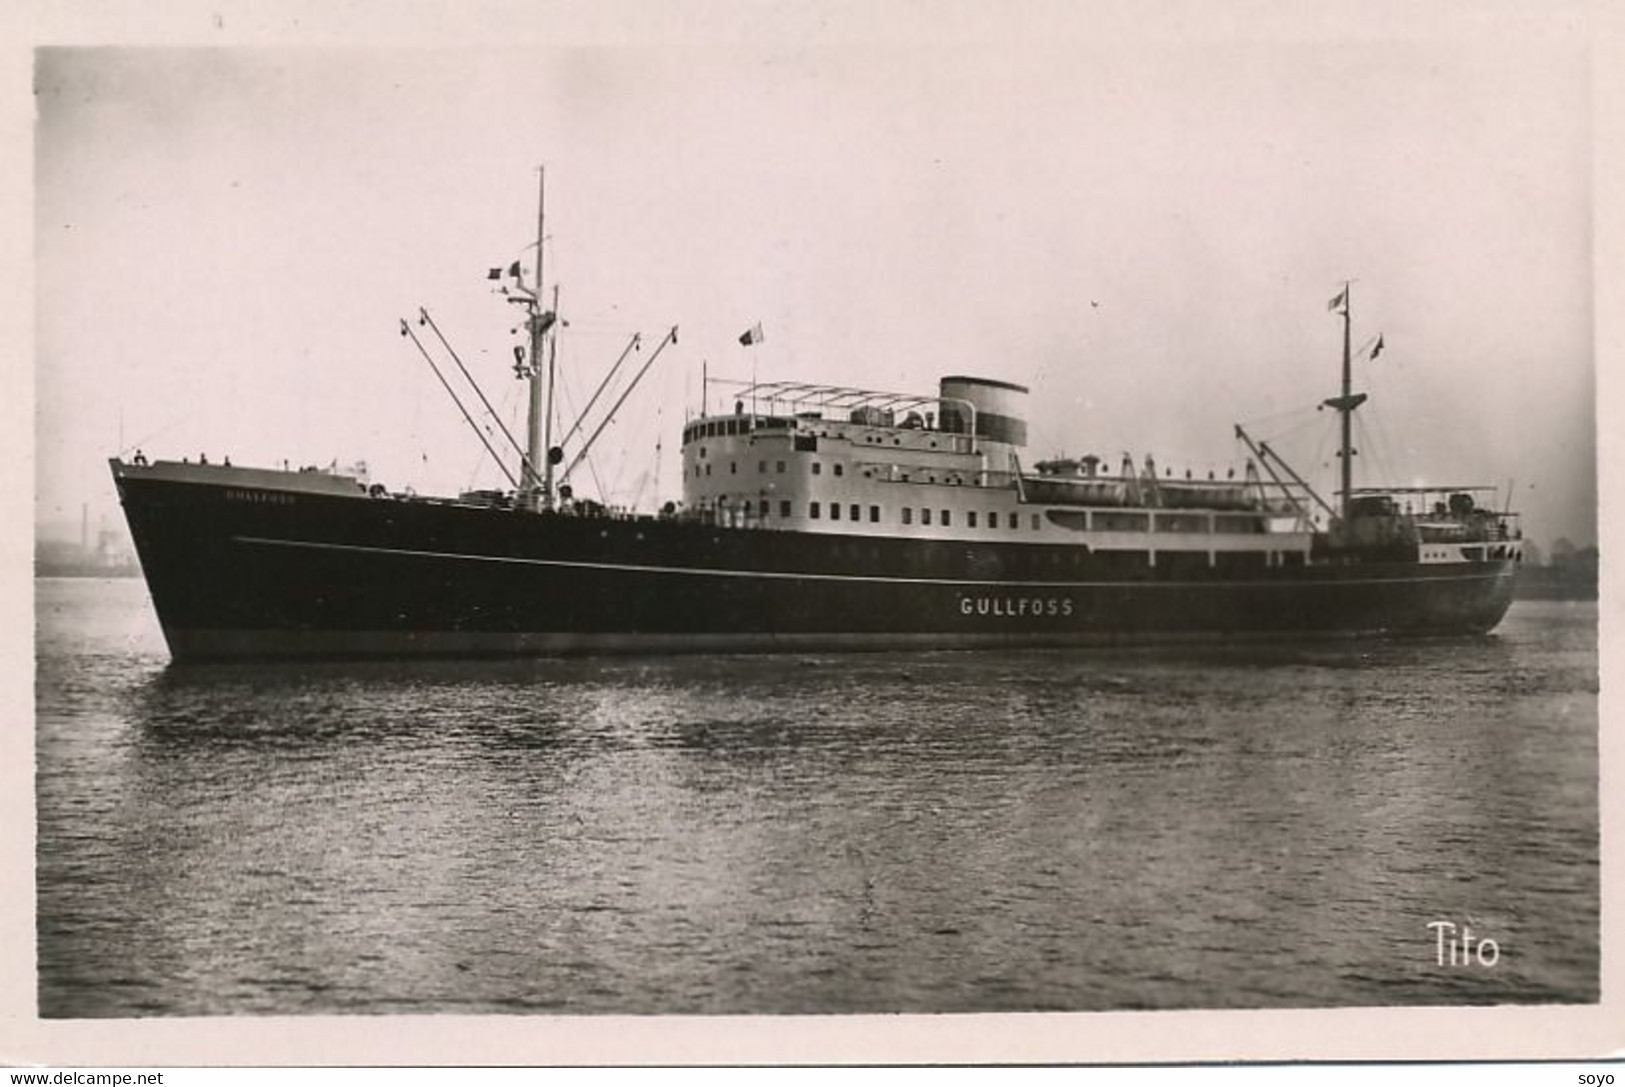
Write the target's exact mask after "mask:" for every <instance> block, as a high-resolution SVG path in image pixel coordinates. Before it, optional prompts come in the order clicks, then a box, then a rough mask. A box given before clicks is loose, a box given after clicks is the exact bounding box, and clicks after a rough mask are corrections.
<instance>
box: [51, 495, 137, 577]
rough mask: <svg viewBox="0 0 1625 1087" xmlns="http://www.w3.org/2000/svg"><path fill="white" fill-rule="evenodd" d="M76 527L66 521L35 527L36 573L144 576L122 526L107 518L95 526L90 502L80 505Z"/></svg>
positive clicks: (63, 575) (55, 575)
mask: <svg viewBox="0 0 1625 1087" xmlns="http://www.w3.org/2000/svg"><path fill="white" fill-rule="evenodd" d="M74 527H75V526H73V525H72V524H71V522H66V521H63V522H44V523H41V524H38V525H36V526H35V527H34V576H35V577H140V576H141V565H140V563H139V562H137V561H136V557H135V548H134V546H133V545H132V544H131V543H130V538H129V536H127V535H126V534H125V533H124V532H123V531H122V530H121V529H118V528H110V527H108V525H107V522H106V520H105V518H99V519H98V522H97V525H96V527H95V528H94V529H92V528H91V525H90V509H89V507H88V506H85V507H82V508H81V509H80V513H79V524H78V526H77V528H78V532H77V534H75V532H74ZM76 535H77V538H75V536H76Z"/></svg>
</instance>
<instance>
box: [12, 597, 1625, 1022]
mask: <svg viewBox="0 0 1625 1087" xmlns="http://www.w3.org/2000/svg"><path fill="white" fill-rule="evenodd" d="M39 584H40V607H39V617H40V629H39V634H38V644H39V653H40V662H39V680H40V682H39V717H38V741H37V742H38V785H39V789H38V795H39V817H40V818H39V827H40V830H39V835H40V837H39V937H40V945H39V952H40V1002H41V1011H42V1013H43V1014H45V1015H48V1016H64V1015H65V1016H101V1015H130V1014H136V1015H141V1014H157V1015H182V1014H186V1015H191V1014H230V1013H243V1012H274V1013H328V1012H358V1011H360V1012H407V1011H411V1012H424V1011H447V1012H504V1011H506V1012H527V1011H555V1012H559V1011H562V1012H578V1013H601V1012H640V1013H641V1012H670V1013H712V1012H740V1013H742V1012H863V1011H961V1010H1039V1009H1071V1010H1091V1009H1108V1008H1111V1009H1116V1008H1171V1007H1292V1006H1322V1005H1344V1004H1395V1003H1406V1004H1408V1003H1416V1004H1424V1003H1493V1002H1507V1001H1517V1002H1547V1001H1590V1000H1595V999H1596V997H1597V991H1598V979H1597V968H1598V967H1597V946H1598V943H1597V908H1598V875H1597V818H1596V809H1597V795H1596V765H1597V764H1596V691H1597V678H1596V667H1597V662H1596V649H1595V646H1596V638H1595V624H1596V610H1595V607H1594V606H1580V607H1576V606H1572V605H1569V606H1563V605H1557V606H1553V605H1540V604H1527V603H1520V604H1518V605H1517V606H1516V607H1515V609H1514V611H1513V612H1512V614H1511V615H1510V616H1509V617H1508V620H1507V621H1506V623H1505V624H1503V626H1502V628H1501V629H1500V630H1499V631H1498V632H1497V633H1496V634H1495V635H1493V636H1490V637H1488V638H1476V639H1447V640H1430V641H1410V642H1403V643H1376V644H1354V643H1349V644H1325V643H1321V644H1311V645H1306V646H1291V645H1288V646H1275V647H1256V646H1250V647H1246V648H1244V649H1239V650H1229V649H1225V648H1223V647H1220V648H1214V649H1206V650H1202V651H1191V650H1189V649H1180V650H1177V651H1175V650H1160V651H1158V650H1134V651H1090V652H1059V651H1056V652H1021V653H969V654H959V653H903V654H875V655H853V656H841V655H819V656H805V655H804V656H795V657H752V656H734V657H726V656H717V657H700V658H680V659H660V658H636V659H608V660H596V661H595V660H559V661H537V662H503V663H491V662H434V663H424V662H414V663H345V664H337V663H333V664H326V663H324V664H299V665H272V666H264V665H255V666H240V665H238V666H199V667H190V668H177V667H172V666H168V665H167V663H166V656H165V654H164V651H163V646H162V641H161V638H159V637H158V635H157V631H156V628H155V626H154V625H153V623H152V620H151V617H150V611H148V610H147V605H146V602H145V598H144V596H143V594H142V593H141V591H140V586H139V585H133V584H130V583H115V584H113V585H111V586H109V585H107V584H105V583H104V584H101V585H97V586H96V587H95V588H94V589H92V588H90V587H89V586H90V585H91V584H93V583H82V582H41V583H39ZM1434 920H1453V921H1456V922H1457V923H1467V924H1470V925H1471V926H1472V927H1473V929H1474V931H1475V933H1477V934H1480V935H1484V936H1490V937H1492V938H1494V939H1496V940H1497V942H1498V943H1499V945H1500V947H1501V961H1500V962H1499V963H1498V964H1497V966H1496V967H1495V968H1494V969H1483V968H1476V967H1475V968H1464V967H1449V966H1445V967H1440V966H1438V965H1437V964H1436V962H1435V959H1434V950H1435V949H1434V936H1433V932H1432V931H1430V930H1429V929H1428V928H1427V927H1426V926H1427V924H1428V922H1430V921H1434Z"/></svg>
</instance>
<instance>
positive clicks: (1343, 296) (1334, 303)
mask: <svg viewBox="0 0 1625 1087" xmlns="http://www.w3.org/2000/svg"><path fill="white" fill-rule="evenodd" d="M1348 300H1349V289H1348V288H1347V287H1344V288H1343V289H1342V290H1340V291H1338V292H1337V295H1336V296H1335V297H1334V298H1333V299H1332V300H1331V301H1330V302H1327V303H1326V308H1327V309H1328V310H1333V311H1335V310H1336V309H1337V307H1339V306H1341V305H1343V304H1344V303H1345V302H1347V301H1348Z"/></svg>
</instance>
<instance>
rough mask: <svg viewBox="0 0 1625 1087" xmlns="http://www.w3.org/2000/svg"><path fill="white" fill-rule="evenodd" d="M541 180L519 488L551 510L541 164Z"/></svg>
mask: <svg viewBox="0 0 1625 1087" xmlns="http://www.w3.org/2000/svg"><path fill="white" fill-rule="evenodd" d="M538 173H539V175H540V179H539V181H538V183H537V196H536V285H535V289H534V290H533V291H529V292H526V294H525V297H524V301H525V302H526V303H527V308H528V309H529V311H530V319H529V321H528V324H529V326H530V366H529V380H530V411H529V416H528V420H527V422H528V425H527V427H526V433H525V444H526V456H525V463H524V465H523V469H524V481H523V486H522V487H521V488H520V504H521V506H523V507H524V508H525V509H531V510H534V509H537V508H541V509H551V508H552V507H553V485H552V484H553V461H552V458H551V457H549V456H548V440H549V438H550V437H551V435H550V434H548V433H547V430H548V423H549V421H550V419H551V416H552V412H551V410H549V409H550V407H551V404H550V399H551V396H552V389H551V367H549V374H548V376H547V377H545V378H544V376H543V374H542V350H543V348H544V347H545V346H546V342H547V330H548V329H549V328H550V327H551V326H552V324H553V319H554V314H553V313H551V312H547V313H544V312H543V311H542V263H543V252H544V250H543V244H542V240H543V227H544V225H545V223H546V208H547V168H546V167H545V166H544V167H541V168H540V169H539V171H538ZM542 464H545V465H546V468H545V470H544V472H545V474H544V475H543V476H542V477H541V478H538V477H537V474H536V473H537V467H536V466H537V465H542Z"/></svg>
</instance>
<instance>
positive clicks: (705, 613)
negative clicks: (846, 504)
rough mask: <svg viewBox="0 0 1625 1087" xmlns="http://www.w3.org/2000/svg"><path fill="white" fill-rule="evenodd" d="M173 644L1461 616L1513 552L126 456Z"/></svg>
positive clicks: (566, 645) (329, 645)
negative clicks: (1178, 556) (1059, 536)
mask: <svg viewBox="0 0 1625 1087" xmlns="http://www.w3.org/2000/svg"><path fill="white" fill-rule="evenodd" d="M114 474H115V478H116V479H117V481H118V484H119V490H120V496H121V500H122V502H123V504H124V507H125V511H126V515H127V517H128V520H129V523H130V527H131V532H132V535H133V536H134V540H135V544H136V549H137V552H138V554H139V555H140V558H141V562H142V567H143V570H144V572H145V575H146V579H147V583H148V586H149V589H150V591H151V593H152V598H153V602H154V605H155V608H156V610H157V613H158V618H159V621H160V623H161V625H162V627H163V630H164V634H165V637H166V639H167V640H168V643H169V647H170V651H171V653H172V655H173V657H174V658H175V659H176V660H178V661H191V660H207V659H234V658H242V659H253V658H275V657H288V656H305V657H334V658H342V657H369V656H379V657H400V656H413V655H424V656H531V655H553V654H566V653H613V652H660V653H672V652H734V651H774V650H819V651H823V650H876V649H903V648H911V649H912V648H986V647H1000V646H1074V645H1113V644H1137V643H1180V642H1213V641H1223V640H1232V639H1243V638H1246V639H1272V638H1281V639H1296V638H1300V637H1310V636H1315V637H1321V636H1330V637H1335V636H1353V635H1408V634H1469V633H1482V632H1485V631H1488V630H1490V629H1492V628H1493V627H1494V626H1495V625H1496V624H1497V623H1498V622H1499V621H1500V619H1501V617H1502V616H1503V615H1504V614H1505V612H1506V609H1507V607H1508V606H1509V604H1510V603H1511V599H1512V589H1513V576H1514V569H1515V563H1514V562H1513V561H1512V560H1511V559H1507V560H1505V561H1489V562H1463V563H1433V564H1421V563H1416V562H1366V563H1353V564H1330V563H1327V564H1322V563H1316V562H1311V563H1307V564H1303V565H1296V566H1268V565H1264V564H1262V563H1260V564H1259V565H1258V566H1256V567H1254V568H1247V569H1239V568H1231V569H1221V568H1218V567H1209V566H1194V565H1192V564H1190V563H1184V564H1180V565H1172V566H1164V567H1159V566H1156V565H1152V566H1149V567H1146V568H1141V569H1137V570H1135V571H1133V572H1131V573H1124V572H1122V571H1120V570H1114V569H1111V568H1110V562H1109V560H1108V559H1107V557H1105V556H1102V555H1095V554H1092V553H1090V552H1089V551H1088V549H1087V548H1084V547H1080V546H1077V545H1055V544H1034V543H1017V542H1011V541H1003V540H1000V541H989V542H986V543H982V542H973V541H956V540H922V539H898V538H888V537H884V536H872V537H863V536H842V535H837V534H831V533H812V532H795V531H775V530H767V529H760V528H723V527H717V526H712V525H705V524H699V523H693V522H683V521H676V520H662V519H653V518H643V519H618V518H607V517H580V516H574V515H569V514H534V513H525V512H516V511H512V510H503V509H491V508H480V507H476V506H470V505H459V504H454V503H443V502H427V501H411V500H401V499H397V498H387V497H386V498H368V497H366V496H364V495H359V494H357V495H355V496H351V495H344V494H339V493H293V492H283V491H277V490H274V489H264V488H260V487H257V486H254V485H247V486H245V485H242V483H241V481H240V480H237V481H236V482H235V483H233V477H232V474H231V473H230V471H229V470H222V471H221V472H220V482H219V483H213V482H204V481H200V480H199V479H198V478H196V473H194V476H193V477H192V478H188V479H185V480H176V479H171V478H163V477H162V476H160V475H158V474H156V473H150V472H148V473H142V472H129V471H123V470H121V467H120V466H119V465H118V464H117V463H115V465H114Z"/></svg>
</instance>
